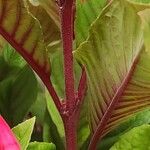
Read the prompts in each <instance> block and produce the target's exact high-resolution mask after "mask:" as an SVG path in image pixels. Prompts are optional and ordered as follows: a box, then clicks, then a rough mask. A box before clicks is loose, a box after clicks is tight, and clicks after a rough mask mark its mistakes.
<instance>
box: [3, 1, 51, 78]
mask: <svg viewBox="0 0 150 150" xmlns="http://www.w3.org/2000/svg"><path fill="white" fill-rule="evenodd" d="M0 20H1V21H0V34H1V35H2V36H3V37H4V38H5V39H6V40H7V41H8V42H9V43H10V44H11V45H12V46H13V47H14V48H15V49H16V50H17V51H18V52H19V53H20V54H21V55H22V56H23V57H24V59H25V60H26V61H27V62H28V63H29V64H30V65H31V66H32V67H33V69H34V70H35V71H36V72H37V73H38V74H44V75H45V76H46V77H48V78H49V74H50V64H49V58H48V56H47V51H46V46H45V43H44V39H43V34H42V30H41V27H40V24H39V22H38V21H37V19H35V18H34V17H33V16H32V15H31V14H30V13H29V12H28V10H27V8H26V7H25V5H24V1H23V0H13V1H6V0H0Z"/></svg>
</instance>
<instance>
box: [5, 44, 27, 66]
mask: <svg viewBox="0 0 150 150" xmlns="http://www.w3.org/2000/svg"><path fill="white" fill-rule="evenodd" d="M3 57H4V60H5V61H6V63H7V64H8V65H9V66H14V67H15V66H16V67H23V66H25V64H26V63H25V61H24V59H23V58H22V57H21V56H20V55H19V54H18V53H17V52H16V51H15V50H14V49H13V48H12V47H11V46H10V45H9V44H6V45H5V46H4V48H3Z"/></svg>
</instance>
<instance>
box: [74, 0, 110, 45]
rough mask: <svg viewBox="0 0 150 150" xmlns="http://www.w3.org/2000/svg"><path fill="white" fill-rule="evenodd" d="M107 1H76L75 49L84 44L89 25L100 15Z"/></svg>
mask: <svg viewBox="0 0 150 150" xmlns="http://www.w3.org/2000/svg"><path fill="white" fill-rule="evenodd" d="M106 2H107V0H83V1H82V0H77V1H76V3H77V4H76V6H77V7H76V21H75V33H76V44H77V47H78V46H79V45H80V43H82V42H84V41H85V40H86V39H87V37H88V33H89V29H90V26H91V24H92V23H93V22H94V21H95V20H96V18H97V17H98V16H99V15H100V14H101V11H102V9H103V8H104V6H105V5H106Z"/></svg>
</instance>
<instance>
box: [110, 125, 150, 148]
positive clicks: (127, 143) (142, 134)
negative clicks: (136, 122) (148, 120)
mask: <svg viewBox="0 0 150 150" xmlns="http://www.w3.org/2000/svg"><path fill="white" fill-rule="evenodd" d="M149 141H150V125H142V126H139V127H136V128H133V129H132V130H130V131H129V132H127V133H125V134H124V135H123V136H121V137H120V139H119V141H118V142H117V143H116V144H115V145H114V146H113V147H112V148H110V150H124V149H126V150H135V149H136V150H148V149H150V142H149Z"/></svg>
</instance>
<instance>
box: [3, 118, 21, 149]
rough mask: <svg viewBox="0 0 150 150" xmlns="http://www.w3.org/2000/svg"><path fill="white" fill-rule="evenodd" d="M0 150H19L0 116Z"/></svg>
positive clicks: (15, 140) (11, 133)
mask: <svg viewBox="0 0 150 150" xmlns="http://www.w3.org/2000/svg"><path fill="white" fill-rule="evenodd" d="M0 150H20V145H19V143H18V141H17V139H16V138H15V136H14V135H13V132H12V131H11V129H10V127H9V126H8V124H7V123H6V121H5V120H4V119H3V117H2V116H0Z"/></svg>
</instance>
